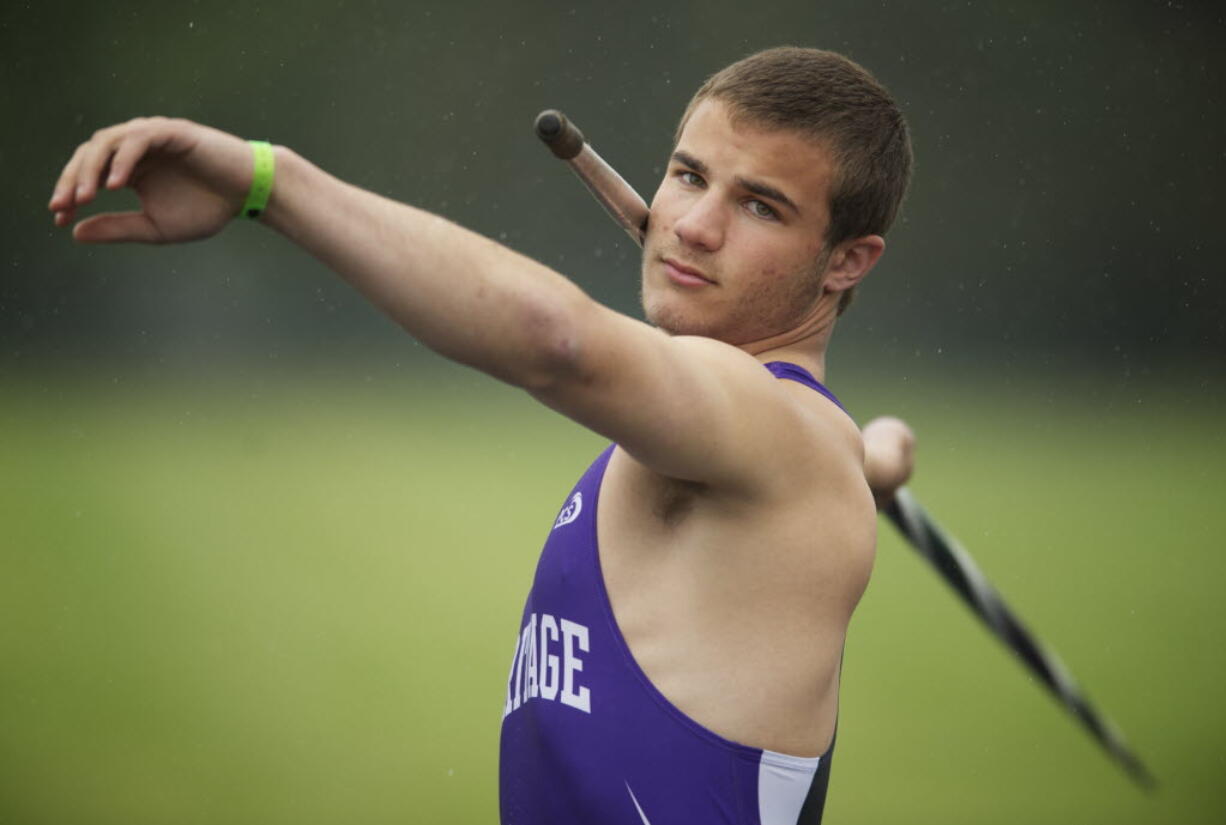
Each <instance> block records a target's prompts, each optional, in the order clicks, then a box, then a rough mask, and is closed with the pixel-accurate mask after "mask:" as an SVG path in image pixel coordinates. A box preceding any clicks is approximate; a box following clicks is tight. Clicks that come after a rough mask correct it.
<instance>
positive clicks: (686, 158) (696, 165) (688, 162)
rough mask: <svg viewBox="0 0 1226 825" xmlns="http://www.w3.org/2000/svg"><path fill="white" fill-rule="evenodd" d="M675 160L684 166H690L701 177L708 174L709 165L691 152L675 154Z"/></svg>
mask: <svg viewBox="0 0 1226 825" xmlns="http://www.w3.org/2000/svg"><path fill="white" fill-rule="evenodd" d="M673 160H675V161H677V163H680V164H681V165H682V166H688V167H690V168H691V169H693V170H694V171H695V172H697V173H698V174H700V175H705V174H707V165H706V164H705V163H703V162H702V161H701V160H699V159H698V158H696V157H694V156H693V155H691V154H690V153H689V152H681V151H677V152H673Z"/></svg>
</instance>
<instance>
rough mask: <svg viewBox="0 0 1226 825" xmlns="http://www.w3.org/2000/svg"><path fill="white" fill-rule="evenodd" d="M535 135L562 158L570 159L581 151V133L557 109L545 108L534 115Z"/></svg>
mask: <svg viewBox="0 0 1226 825" xmlns="http://www.w3.org/2000/svg"><path fill="white" fill-rule="evenodd" d="M536 136H537V137H539V138H540V139H541V141H542V142H544V144H545V145H546V146H548V147H549V151H551V152H553V154H554V155H555V156H556V157H559V158H561V159H562V160H571V159H573V158H574V157H575V156H576V155H578V154H579V153H580V152H581V151H583V133H582V132H580V131H579V130H578V128H576V127H575V124H573V123H571V122H570V121H569V120H567V119H566V115H564V114H562V113H561V112H559V111H558V110H557V109H546V110H545V111H543V112H541V113H540V114H539V115H537V116H536Z"/></svg>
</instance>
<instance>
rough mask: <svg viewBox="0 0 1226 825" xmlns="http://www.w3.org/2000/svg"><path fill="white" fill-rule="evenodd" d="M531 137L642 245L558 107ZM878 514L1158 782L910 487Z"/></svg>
mask: <svg viewBox="0 0 1226 825" xmlns="http://www.w3.org/2000/svg"><path fill="white" fill-rule="evenodd" d="M536 134H537V137H539V138H540V139H541V140H542V141H544V142H545V144H546V145H547V146H548V147H549V149H550V151H552V152H553V153H554V155H555V156H557V157H558V158H560V159H562V160H564V161H566V162H567V164H568V165H569V166H570V168H571V169H572V170H573V171H574V173H575V174H576V175H578V176H579V179H580V180H582V181H583V183H584V184H585V185H586V186H587V188H588V189H589V190H590V191H591V193H592V194H593V195H594V196H595V197H596V200H598V201H599V202H600V204H601V205H602V206H604V208H605V210H606V211H607V212H608V213H609V215H610V216H611V217H612V218H613V220H615V221H616V222H617V223H618V225H619V226H621V227H622V229H624V230H626V232H627V233H628V234H629V235H630V237H631V238H633V239H634V241H635V242H636V243H638V244H639V245H640V246H642V244H643V236H644V234H645V233H646V230H647V219H648V217H649V214H650V211H649V209H648V207H647V203H646V202H645V201H644V200H643V199H642V198H641V197H640V196H639V194H638V193H637V192H635V191H634V188H633V187H632V186H630V184H628V183H626V181H625V179H624V178H622V176H621V175H619V174H617V172H616V171H614V170H613V168H612V167H611V166H609V164H608V163H606V162H605V160H604V159H603V158H601V157H600V155H598V154H596V152H595V150H593V149H592V147H591V146H590V145H589V144H588V143H587V141H586V140H585V139H584V137H583V133H582V132H580V131H579V129H578V128H576V127H575V125H574V124H573V123H571V122H570V121H569V120H567V118H566V116H565V115H563V114H562V113H561V112H559V111H557V110H556V109H546V110H545V111H543V112H541V113H540V114H539V115H537V118H536ZM883 512H884V513H885V515H886V516H887V517H888V518H889V519H890V521H892V522H893V523H894V526H895V527H897V528H898V531H899V532H900V533H902V535H903V538H905V539H906V540H907V541H908V543H910V544H911V546H912V547H914V548H915V549H916V551H918V552H919V554H920V555H922V556H923V557H924V558H925V559H926V560H927V561H928V562H929V564H931V565H932V566H933V567H934V568H935V569H936V571H937V573H939V574H940V576H941V578H943V579H945V581H946V582H947V583H948V584H949V585H950V586H951V587H952V588H953V589H954V590H955V591H956V592H957V593H958V595H959V596H961V597H962V600H963V601H964V602H966V604H967V606H968V607H970V609H971V610H972V611H973V612H974V613H975V615H976V616H978V617H979V618H980V619H981V620H983V622H984V624H985V625H987V627H988V629H989V630H990V631H991V632H992V633H993V635H995V636H996V637H997V638H998V639H1000V640H1001V641H1002V642H1003V643H1004V644H1005V645H1007V646H1008V647H1009V649H1010V650H1012V651H1013V652H1014V653H1015V654H1016V655H1017V657H1018V658H1019V659H1020V660H1021V661H1022V663H1023V664H1024V665H1025V666H1026V667H1027V669H1029V670H1030V671H1031V673H1033V674H1035V675H1036V676H1038V677H1039V679H1041V680H1042V682H1043V684H1044V685H1046V686H1047V689H1048V690H1049V691H1050V692H1051V693H1052V695H1054V696H1055V697H1056V699H1058V700H1059V701H1060V702H1061V703H1062V704H1063V705H1064V706H1065V707H1066V708H1068V710H1069V712H1070V713H1072V714H1073V716H1074V717H1075V718H1076V719H1077V720H1078V721H1080V722H1081V724H1082V725H1083V726H1085V728H1086V730H1088V731H1089V733H1090V735H1091V736H1093V737H1094V739H1095V740H1096V741H1097V742H1098V743H1099V744H1100V745H1101V746H1102V747H1103V749H1104V750H1105V751H1106V752H1107V754H1108V755H1109V756H1110V757H1111V758H1112V759H1114V760H1115V761H1116V762H1117V763H1118V764H1120V765H1121V766H1122V767H1123V768H1124V769H1125V770H1126V771H1127V772H1128V774H1129V776H1131V777H1132V778H1133V779H1134V780H1135V781H1136V782H1138V783H1139V784H1140V785H1141V786H1143V787H1145V788H1146V789H1149V790H1152V789H1153V788H1154V787H1156V784H1157V783H1156V781H1155V780H1154V777H1153V775H1152V774H1151V773H1150V772H1149V771H1148V770H1147V769H1146V768H1145V765H1144V764H1142V763H1141V760H1140V759H1138V758H1137V756H1136V755H1135V754H1134V753H1133V752H1132V751H1131V750H1130V749H1129V747H1128V745H1127V744H1126V742H1125V741H1124V737H1123V735H1122V734H1121V733H1120V731H1119V729H1118V728H1116V727H1115V725H1113V724H1111V722H1110V720H1108V719H1107V718H1106V717H1104V716H1101V715H1099V713H1098V712H1097V711H1095V710H1094V708H1093V707H1092V706H1091V705H1090V703H1089V700H1088V699H1087V698H1086V696H1085V693H1084V692H1083V691H1082V689H1081V687H1080V686H1079V685H1078V684H1077V682H1076V681H1075V680H1074V679H1073V677H1072V676H1071V675H1070V674H1069V672H1068V670H1067V669H1066V668H1065V667H1064V665H1063V664H1062V663H1061V661H1060V660H1059V658H1057V657H1056V655H1055V654H1054V653H1052V652H1051V651H1050V650H1047V649H1046V648H1044V647H1043V646H1042V645H1041V644H1040V643H1039V642H1038V640H1037V639H1035V637H1034V636H1033V635H1032V634H1031V633H1030V632H1029V631H1028V630H1027V629H1026V628H1025V626H1024V625H1023V624H1022V623H1021V621H1019V620H1018V619H1017V617H1016V616H1015V615H1014V614H1013V611H1012V610H1010V609H1009V607H1008V605H1006V604H1005V602H1004V600H1003V599H1002V598H1001V596H1000V593H998V592H997V590H996V588H994V587H993V586H992V585H991V584H990V583H989V582H988V580H987V578H986V577H985V576H984V575H983V572H982V571H981V570H980V569H979V565H977V564H976V563H975V561H974V559H972V558H971V556H970V554H969V553H967V552H966V549H965V548H963V547H962V545H960V544H959V543H958V542H957V541H956V540H955V539H953V538H952V537H951V536H949V535H948V534H947V533H946V532H945V531H943V530H942V529H941V528H940V527H938V526H937V524H936V522H934V521H933V520H932V518H931V517H930V516H929V515H928V513H927V512H926V511H925V510H924V508H923V507H921V506H920V504H919V502H917V501H916V500H915V497H914V496H913V495H911V491H910V490H908V489H907V488H906V487H901V488H899V490H898V491H897V492H896V493H895V496H894V500H893V501H892V502H891V503H890V504H888V505H886V506H885V507H884V508H883Z"/></svg>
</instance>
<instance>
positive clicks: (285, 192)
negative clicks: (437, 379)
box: [50, 118, 858, 486]
mask: <svg viewBox="0 0 1226 825" xmlns="http://www.w3.org/2000/svg"><path fill="white" fill-rule="evenodd" d="M108 168H109V174H108V175H107V179H106V185H107V186H108V187H109V188H113V189H115V188H120V187H122V186H125V185H129V184H131V185H132V186H133V188H135V189H136V191H137V194H138V195H139V196H140V198H141V203H142V212H140V213H126V214H123V215H100V216H95V217H93V218H90V219H88V220H86V221H83V222H82V223H80V224H79V225H78V226H77V227H76V228H75V230H74V237H76V239H77V240H79V241H82V242H111V241H144V242H155V243H156V242H175V241H184V240H194V239H197V238H202V237H208V236H209V235H212V234H215V233H216V232H218V231H220V230H221V228H223V227H224V226H225V224H226V223H227V222H228V220H229V219H230V217H231V216H233V215H234V214H235V213H237V212H238V210H239V206H240V205H241V203H242V200H243V197H244V195H245V194H246V190H247V187H248V186H249V183H250V179H251V154H250V148H249V147H248V146H247V144H246V143H245V142H244V141H242V140H240V139H238V138H236V137H234V136H232V135H228V134H225V133H223V132H219V131H217V130H215V129H210V128H208V127H203V126H200V125H198V124H195V123H191V122H188V121H182V120H167V119H162V118H153V119H147V120H146V119H141V120H137V121H132V122H129V123H127V124H122V125H119V126H115V127H111V128H110V129H104V130H100V131H99V132H98V133H96V134H95V136H94V137H93V138H92V139H91V140H90V141H88V142H87V143H86V144H83V145H82V147H81V148H80V149H78V151H77V153H76V154H75V155H74V156H73V158H72V160H71V161H70V162H69V164H68V166H67V167H66V168H65V170H64V174H63V175H62V176H61V179H60V182H59V183H58V184H57V188H56V192H55V195H54V196H53V199H52V202H51V204H50V206H51V209H52V210H53V211H55V212H56V223H57V224H58V225H61V226H64V225H68V224H69V223H71V221H72V219H73V216H74V212H75V208H76V206H77V205H78V204H81V203H86V202H88V201H90V200H92V199H93V197H94V195H95V193H96V187H97V185H98V183H99V182H100V181H101V180H102V179H103V175H104V173H106V172H107V170H108ZM263 220H264V221H265V222H266V223H268V224H269V225H270V226H273V227H274V228H276V229H277V230H278V231H280V232H281V233H283V234H285V235H286V236H287V237H289V238H290V239H291V240H293V241H295V242H296V243H298V244H300V245H301V246H303V247H304V248H305V249H307V250H308V251H310V252H311V253H312V254H313V255H315V256H316V257H318V258H319V259H320V260H321V261H323V262H324V263H325V264H327V265H328V266H329V267H331V268H332V269H334V270H335V271H336V272H338V273H339V274H340V275H341V276H342V277H344V278H345V279H346V280H347V281H349V282H350V283H352V284H353V285H354V286H355V287H356V288H357V289H358V290H360V291H361V292H362V293H363V294H365V295H366V296H367V297H368V298H369V299H370V300H371V301H373V302H374V303H375V304H376V305H378V306H379V307H381V308H382V309H383V310H384V311H385V312H387V313H388V314H389V315H390V316H391V317H392V318H393V319H394V320H395V321H397V322H398V323H399V324H401V325H402V326H403V327H405V328H406V329H407V330H408V331H410V332H411V333H412V334H413V335H414V336H416V337H417V338H418V339H419V340H421V341H422V342H423V343H425V344H426V345H427V346H430V347H431V348H433V349H435V350H437V351H438V352H440V353H442V354H443V355H446V356H447V357H449V358H453V359H455V360H457V361H460V362H462V363H465V364H469V365H472V366H474V367H476V368H478V369H480V370H483V371H485V372H488V373H490V374H491V375H493V376H495V377H497V378H500V379H502V380H504V381H507V382H509V383H512V384H515V385H518V386H521V387H524V388H525V389H528V390H529V391H530V392H532V393H533V394H535V395H536V396H537V397H538V398H539V399H540V400H542V401H543V402H544V403H546V404H549V405H550V406H553V407H554V408H556V409H558V410H559V411H561V412H563V413H564V414H566V415H568V416H570V417H572V418H574V419H575V420H577V421H579V422H580V423H582V424H585V425H586V426H588V427H590V428H591V429H593V430H596V431H597V432H600V433H602V434H604V435H607V436H609V437H610V438H612V439H614V440H616V441H618V442H619V443H621V444H622V445H623V446H624V447H625V448H626V449H627V450H628V451H630V453H631V454H632V455H635V456H636V457H637V458H639V460H641V461H643V462H644V463H645V464H647V465H648V466H649V467H652V468H653V469H655V470H656V471H657V472H660V473H662V474H664V475H669V476H675V477H679V478H688V479H694V480H701V481H707V482H711V483H716V484H726V485H728V486H735V485H741V486H744V485H746V484H749V485H751V486H752V485H753V483H754V482H760V481H763V478H765V474H766V473H767V471H768V470H769V469H770V468H767V467H761V461H760V460H758V459H759V458H760V456H761V455H763V454H769V451H771V450H772V449H773V448H775V447H780V448H783V447H786V446H787V445H786V439H785V437H784V435H783V434H784V433H786V432H787V431H788V430H789V429H794V427H795V426H796V425H797V424H798V423H799V422H798V421H796V420H793V419H792V418H789V416H795V415H797V414H798V413H797V412H796V410H795V408H794V405H790V404H786V403H782V402H778V403H773V404H772V403H769V402H765V403H764V401H763V399H764V398H766V397H769V396H772V395H773V393H772V392H771V389H770V388H771V387H772V386H773V383H774V381H773V379H772V378H771V377H770V375H769V373H767V372H766V371H765V370H763V369H761V367H760V365H759V364H758V363H757V362H756V361H755V360H754V359H753V358H752V357H750V356H748V355H746V354H745V353H743V352H740V351H739V350H737V349H735V348H733V347H730V346H728V345H725V344H720V343H718V342H715V341H709V340H705V339H693V338H670V337H668V336H666V335H665V334H664V333H662V332H660V331H658V330H655V329H653V328H651V327H649V326H648V325H646V324H643V323H642V322H639V321H636V320H634V319H631V318H628V317H626V316H623V315H620V314H618V313H615V312H613V311H612V310H609V309H607V308H605V307H603V306H601V305H600V304H598V303H596V302H595V301H592V300H591V299H590V298H588V297H587V296H586V295H585V294H584V293H583V292H582V291H581V290H580V289H579V288H578V287H576V286H574V284H572V283H571V282H570V281H568V280H567V279H565V278H563V277H562V276H560V275H558V274H557V273H555V272H553V271H552V270H550V269H548V268H547V267H545V266H542V265H541V264H538V263H536V262H535V261H532V260H530V259H528V258H526V257H524V256H522V255H519V254H517V253H515V252H513V251H511V250H509V249H507V248H505V247H503V246H501V245H499V244H496V243H494V242H493V241H490V240H488V239H485V238H483V237H481V236H479V235H477V234H475V233H472V232H470V231H468V230H466V229H463V228H462V227H459V226H457V225H455V224H453V223H451V222H450V221H447V220H445V219H443V218H440V217H438V216H435V215H431V214H429V213H427V212H424V211H422V210H419V209H415V208H414V207H411V206H407V205H404V204H400V203H396V202H394V201H391V200H388V199H386V198H382V197H380V196H378V195H375V194H372V193H370V192H366V191H363V190H361V189H359V188H357V187H354V186H351V185H349V184H346V183H344V182H342V181H340V180H337V179H336V178H334V177H332V176H331V175H329V174H327V173H326V172H323V171H322V170H320V169H318V168H317V167H315V166H314V165H312V164H310V163H309V162H307V161H306V160H304V159H302V158H300V157H299V156H297V155H296V154H295V153H293V152H291V151H289V150H287V149H278V150H277V177H276V184H275V186H274V190H273V195H272V200H271V201H270V203H269V206H268V209H267V211H266V212H265V215H264V218H263ZM751 415H752V420H753V422H754V426H752V427H749V426H747V425H746V422H747V421H748V420H750V416H751ZM772 439H773V440H772ZM774 440H777V441H778V442H779V443H778V444H776V443H775V441H774ZM830 444H831V445H832V449H837V450H839V451H840V452H842V453H845V454H844V455H843V456H842V458H843V459H846V458H847V455H846V453H849V452H852V451H854V450H855V449H856V448H855V447H852V446H850V445H848V444H847V443H846V439H841V438H838V437H833V436H832V438H831V439H830ZM839 463H845V461H840V462H839ZM857 463H858V459H857ZM756 473H762V474H764V475H763V477H762V478H759V477H756V476H755V477H753V478H751V477H750V476H753V475H754V474H756ZM772 483H773V482H772Z"/></svg>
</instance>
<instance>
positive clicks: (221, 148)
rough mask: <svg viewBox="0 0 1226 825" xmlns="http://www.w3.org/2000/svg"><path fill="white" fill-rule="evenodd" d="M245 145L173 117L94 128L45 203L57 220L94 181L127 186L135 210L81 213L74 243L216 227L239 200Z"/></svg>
mask: <svg viewBox="0 0 1226 825" xmlns="http://www.w3.org/2000/svg"><path fill="white" fill-rule="evenodd" d="M251 176H252V158H251V147H250V146H249V145H248V144H247V142H246V141H244V140H242V139H240V138H237V137H235V136H233V135H229V134H226V133H225V132H221V131H218V130H217V129H212V128H209V127H207V126H201V125H200V124H198V123H192V122H191V121H188V120H181V119H177V118H164V117H153V118H136V119H135V120H130V121H128V122H127V123H121V124H119V125H117V126H111V127H109V128H106V129H99V130H98V131H97V132H95V133H94V136H93V137H92V138H90V139H89V140H88V141H86V142H85V143H82V144H81V145H80V146H79V147H77V151H76V152H75V153H74V154H73V156H72V158H71V159H70V160H69V161H68V164H67V165H66V166H65V167H64V171H63V172H62V173H61V174H60V179H59V180H58V181H57V182H56V184H55V192H54V194H53V195H52V196H51V202H50V203H49V204H48V208H49V209H50V210H51V211H52V212H54V213H55V218H54V220H55V225H56V226H68V225H70V224H71V223H72V221H73V219H74V217H75V215H76V210H77V207H79V206H81V205H83V204H87V203H89V202H90V201H92V200H93V199H94V197H95V196H96V195H97V193H98V190H99V188H101V187H105V188H106V189H120V188H122V187H124V186H131V187H132V188H133V189H134V190H135V191H136V194H137V196H138V197H139V198H140V203H141V211H140V212H108V213H105V214H101V215H94V216H93V217H91V218H87V219H86V220H84V221H81V222H80V223H79V224H77V225H76V227H75V228H74V229H73V233H72V234H73V238H74V239H75V240H77V241H79V242H81V243H114V242H123V241H136V242H141V243H178V242H182V241H194V240H199V239H201V238H207V237H209V236H211V235H215V234H217V233H218V232H220V231H221V229H222V228H223V227H224V226H225V225H226V224H227V223H229V221H230V219H231V218H233V217H234V216H235V215H236V214H237V213H238V211H239V209H240V208H241V207H242V204H243V200H244V198H245V197H246V194H247V189H248V188H249V187H250V185H251Z"/></svg>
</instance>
